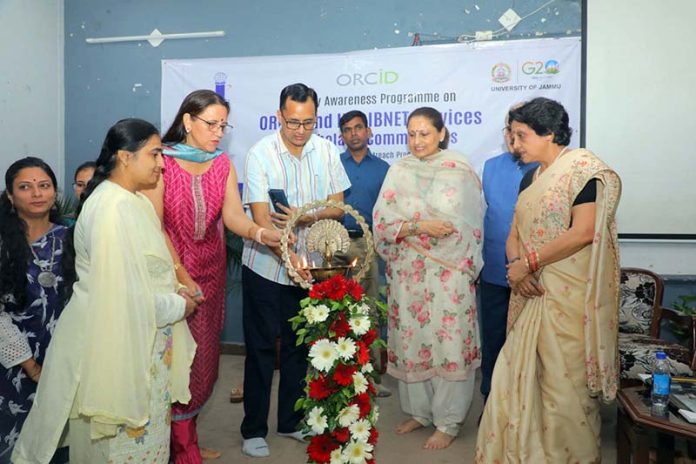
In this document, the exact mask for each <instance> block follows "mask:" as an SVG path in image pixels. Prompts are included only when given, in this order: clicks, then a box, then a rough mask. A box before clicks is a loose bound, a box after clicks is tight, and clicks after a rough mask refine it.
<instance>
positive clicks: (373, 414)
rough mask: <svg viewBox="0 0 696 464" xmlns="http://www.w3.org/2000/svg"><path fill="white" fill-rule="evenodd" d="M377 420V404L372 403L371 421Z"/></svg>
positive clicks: (374, 422)
mask: <svg viewBox="0 0 696 464" xmlns="http://www.w3.org/2000/svg"><path fill="white" fill-rule="evenodd" d="M378 420H379V406H377V405H374V406H373V407H372V423H373V424H376V423H377V421H378Z"/></svg>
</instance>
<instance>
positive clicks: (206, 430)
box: [199, 355, 616, 464]
mask: <svg viewBox="0 0 696 464" xmlns="http://www.w3.org/2000/svg"><path fill="white" fill-rule="evenodd" d="M243 366H244V358H242V357H241V356H231V355H223V356H221V361H220V380H219V381H218V384H217V388H216V390H215V393H214V395H213V398H212V399H211V401H209V402H208V404H207V406H206V409H205V410H204V411H203V413H202V414H201V417H200V418H199V435H200V441H201V445H202V446H205V447H208V448H213V449H217V450H220V451H222V453H223V455H222V458H220V459H218V460H217V461H206V462H207V463H210V464H213V463H216V464H217V463H220V464H227V463H257V464H261V463H264V464H271V463H284V464H285V463H297V464H301V463H304V462H306V457H305V449H304V447H303V445H302V444H300V443H298V442H296V441H294V440H289V439H287V438H280V437H278V436H276V435H274V434H270V435H269V436H268V443H269V446H270V448H271V457H269V458H264V459H251V458H247V457H246V456H243V455H242V454H241V441H242V438H241V435H240V433H239V424H240V423H241V421H242V417H243V406H242V405H241V404H231V403H230V402H229V390H230V389H231V388H232V387H233V386H235V385H237V384H239V383H241V381H242V378H243ZM277 381H278V379H277V376H276V378H275V379H274V389H273V394H274V396H273V398H272V401H271V416H270V417H269V427H270V430H274V425H275V402H276V397H275V394H276V393H277ZM384 382H385V384H386V385H387V386H389V387H390V388H391V389H392V391H396V384H395V381H394V380H393V379H392V378H390V377H385V379H384ZM477 383H478V382H477ZM477 391H478V390H477ZM379 401H380V412H381V414H380V421H379V424H378V428H379V430H380V441H379V444H378V448H377V455H376V457H377V462H379V463H380V464H431V463H432V464H436V463H437V464H440V463H441V464H445V463H452V464H454V463H457V464H464V463H470V462H472V461H473V455H474V446H475V443H476V420H477V419H478V416H479V414H480V413H481V408H482V401H481V397H480V395H475V399H474V404H473V405H472V407H471V410H470V411H469V415H468V417H467V418H466V421H465V423H464V427H463V429H462V432H461V434H460V436H459V437H458V438H457V439H456V440H455V441H454V443H453V444H452V446H450V447H449V448H447V449H445V450H442V451H426V450H423V449H422V448H421V446H422V444H423V442H424V441H425V440H426V438H427V437H428V436H429V434H430V433H432V432H431V431H428V430H418V431H415V432H413V433H412V434H409V435H408V436H397V435H396V434H395V433H394V432H393V430H394V427H395V426H396V425H397V424H398V423H399V422H401V421H403V420H404V419H405V418H406V416H405V415H404V414H403V413H402V412H401V409H400V408H399V401H398V397H397V395H392V396H391V397H389V398H383V399H380V400H379ZM602 413H603V414H602V416H603V423H602V446H603V452H602V458H603V460H602V461H603V462H605V463H613V462H616V450H615V439H614V431H615V424H616V410H615V407H613V406H611V407H606V408H605V409H604V410H603V411H602Z"/></svg>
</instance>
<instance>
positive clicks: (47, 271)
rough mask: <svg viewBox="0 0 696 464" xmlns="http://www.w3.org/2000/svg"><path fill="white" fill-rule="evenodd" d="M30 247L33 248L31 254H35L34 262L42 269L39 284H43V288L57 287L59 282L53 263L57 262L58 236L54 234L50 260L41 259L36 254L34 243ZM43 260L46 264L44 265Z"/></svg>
mask: <svg viewBox="0 0 696 464" xmlns="http://www.w3.org/2000/svg"><path fill="white" fill-rule="evenodd" d="M29 249H30V250H31V254H32V255H34V262H35V263H36V265H37V266H39V269H40V270H41V272H39V276H38V278H37V280H38V281H39V285H41V286H42V287H43V288H53V287H55V286H56V285H57V283H58V278H57V277H56V275H55V274H54V273H53V265H54V264H55V262H56V236H55V235H53V242H52V243H51V258H50V259H49V260H46V261H42V260H40V259H39V257H38V256H37V255H36V252H35V251H34V247H33V245H29ZM42 262H44V263H46V264H43V265H42V264H41V263H42Z"/></svg>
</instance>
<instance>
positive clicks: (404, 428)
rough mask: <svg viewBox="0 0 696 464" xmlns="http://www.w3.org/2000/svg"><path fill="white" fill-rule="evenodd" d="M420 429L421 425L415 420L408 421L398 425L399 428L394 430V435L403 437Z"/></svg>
mask: <svg viewBox="0 0 696 464" xmlns="http://www.w3.org/2000/svg"><path fill="white" fill-rule="evenodd" d="M422 427H423V424H421V423H420V422H418V421H417V420H416V419H409V420H407V421H404V422H402V423H401V424H399V426H398V427H397V428H396V433H397V435H403V434H405V433H410V432H413V431H414V430H416V429H420V428H422Z"/></svg>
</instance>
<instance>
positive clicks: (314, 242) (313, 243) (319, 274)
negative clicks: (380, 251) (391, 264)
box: [280, 200, 375, 288]
mask: <svg viewBox="0 0 696 464" xmlns="http://www.w3.org/2000/svg"><path fill="white" fill-rule="evenodd" d="M317 208H339V209H341V210H343V211H344V212H345V213H347V214H350V215H351V216H353V218H355V221H356V222H357V224H358V226H360V228H361V229H362V231H363V234H364V237H365V241H366V242H367V250H366V253H365V256H364V259H363V262H362V265H361V266H360V268H359V269H358V272H357V273H356V274H355V275H354V278H355V280H357V281H358V282H359V281H360V279H362V278H363V277H364V276H365V273H366V272H367V271H368V269H369V267H370V263H371V262H372V257H373V256H374V253H375V249H374V245H373V243H372V233H371V232H370V227H369V226H368V225H367V223H366V222H365V219H364V218H363V217H362V216H361V215H360V214H359V213H358V212H357V211H356V210H355V209H353V208H352V207H351V206H350V205H346V204H345V203H342V202H339V201H333V200H320V201H315V202H313V203H309V204H307V205H305V206H303V207H301V208H298V209H297V210H295V212H294V213H293V214H292V215H291V216H290V219H289V220H288V222H287V224H286V225H285V229H283V235H282V237H281V239H280V243H281V249H282V258H283V262H284V263H285V266H286V267H287V269H288V274H290V277H291V278H292V279H293V280H294V281H295V282H297V284H298V285H300V286H301V287H303V288H310V287H311V286H312V284H311V283H310V282H307V281H306V280H304V279H303V278H302V277H301V276H300V275H299V273H298V272H297V270H296V269H295V267H294V266H293V265H292V263H291V261H290V254H289V253H288V240H289V237H290V233H291V231H292V230H293V228H294V226H295V223H296V222H297V220H298V219H299V217H300V216H302V215H303V214H306V213H307V212H308V211H311V210H316V209H317ZM349 248H350V237H349V236H348V231H347V230H346V228H345V227H344V226H343V224H341V223H340V222H338V221H336V220H333V219H322V220H320V221H317V222H315V223H314V224H312V226H311V227H310V228H309V230H308V232H307V238H306V249H307V253H313V252H318V253H320V254H321V257H322V260H323V264H322V266H316V265H315V264H314V263H313V262H312V263H311V265H309V264H310V263H308V262H307V259H306V257H304V256H303V257H302V263H301V268H302V269H308V270H309V272H310V273H311V274H312V277H313V278H314V280H316V281H323V280H327V279H330V278H331V277H333V276H335V275H343V276H344V277H346V278H348V277H349V274H350V273H351V271H353V270H354V269H355V268H356V265H357V258H355V259H354V260H353V261H352V262H351V263H350V264H347V265H342V264H334V263H333V261H334V257H335V255H336V253H346V252H347V251H348V249H349Z"/></svg>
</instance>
